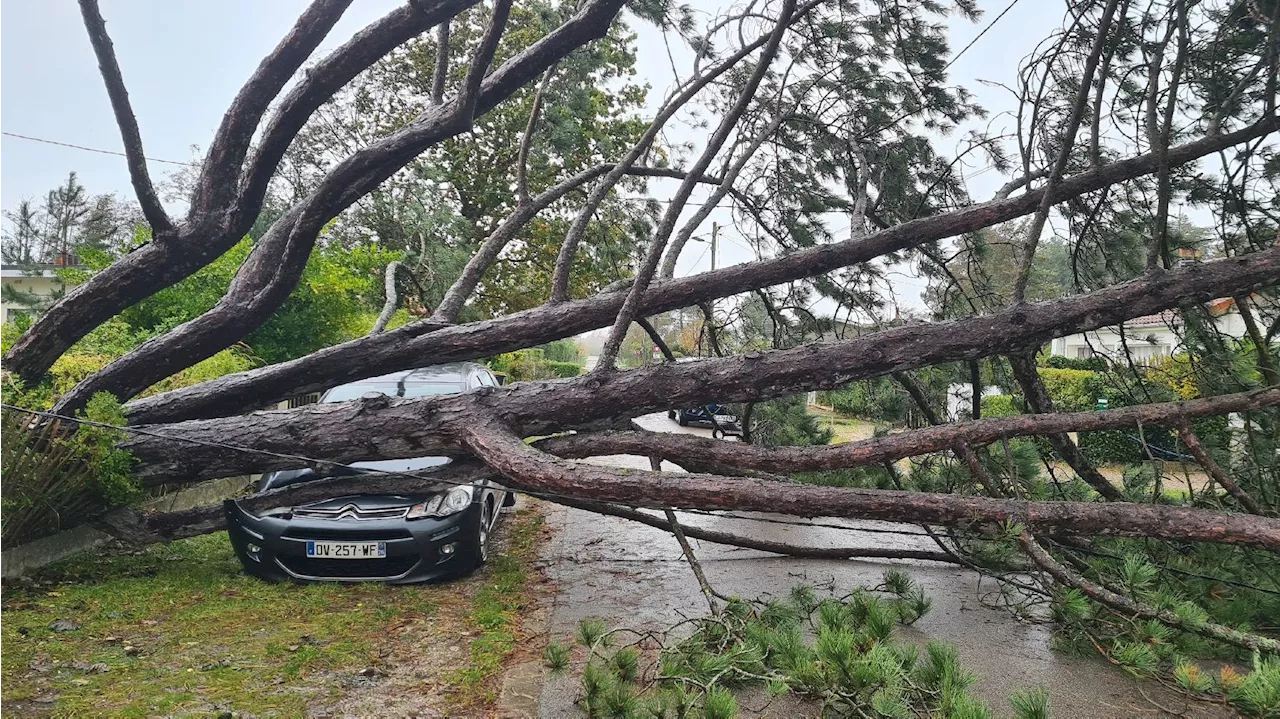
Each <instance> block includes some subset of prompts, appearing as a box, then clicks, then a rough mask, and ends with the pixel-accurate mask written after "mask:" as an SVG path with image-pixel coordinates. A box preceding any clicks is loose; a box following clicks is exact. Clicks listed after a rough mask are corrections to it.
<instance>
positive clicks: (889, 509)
mask: <svg viewBox="0 0 1280 719" xmlns="http://www.w3.org/2000/svg"><path fill="white" fill-rule="evenodd" d="M461 440H462V442H463V443H464V445H465V446H466V447H467V448H468V449H470V450H471V451H472V452H473V453H475V454H476V456H478V457H479V458H480V459H481V460H482V461H484V462H485V464H487V465H489V466H490V467H492V468H494V469H495V470H497V471H498V472H499V473H500V474H501V475H502V476H503V477H505V478H506V484H507V485H508V486H511V487H514V488H515V489H520V490H527V491H537V492H551V493H555V494H561V495H566V496H569V497H580V498H589V499H591V500H595V501H604V502H618V503H623V504H628V505H632V506H638V507H673V508H676V509H699V510H719V509H735V510H743V511H759V512H773V513H778V514H789V515H793V516H802V517H804V516H827V517H848V518H854V519H875V520H883V521H891V522H910V523H915V524H936V525H943V526H953V527H972V526H975V525H981V524H987V525H991V524H997V525H1004V526H1021V527H1024V528H1026V529H1027V530H1029V531H1035V532H1046V533H1058V532H1061V533H1064V534H1084V535H1103V536H1142V537H1152V538H1157V539H1180V540H1191V541H1203V542H1214V543H1223V544H1239V545H1244V546H1254V547H1260V548H1263V549H1268V550H1271V551H1280V520H1275V519H1268V518H1264V517H1257V516H1253V515H1232V514H1225V513H1222V512H1213V511H1207V510H1197V509H1183V508H1180V507H1167V506H1159V505H1148V504H1114V503H1106V504H1103V503H1096V502H1093V503H1088V502H1030V501H1021V500H1012V499H991V498H985V497H966V496H961V495H949V494H930V493H925V492H902V491H898V490H888V489H881V490H875V489H850V488H844V487H823V486H816V485H804V484H779V483H777V482H770V481H767V480H760V479H746V478H726V477H719V476H716V475H697V474H672V473H658V472H644V471H637V470H629V471H627V472H621V471H617V470H613V469H610V468H605V467H600V466H596V465H588V464H582V463H575V462H568V461H565V460H560V459H556V458H554V457H551V456H549V455H545V454H542V453H541V452H538V451H537V450H536V449H534V448H532V447H530V446H529V445H527V444H525V443H524V441H523V440H521V439H520V437H519V436H517V435H516V434H514V433H512V431H511V430H509V429H507V428H506V427H505V426H503V425H500V424H497V423H495V422H493V421H487V422H486V421H474V422H472V423H470V426H469V427H468V428H466V429H464V430H463V432H462V436H461Z"/></svg>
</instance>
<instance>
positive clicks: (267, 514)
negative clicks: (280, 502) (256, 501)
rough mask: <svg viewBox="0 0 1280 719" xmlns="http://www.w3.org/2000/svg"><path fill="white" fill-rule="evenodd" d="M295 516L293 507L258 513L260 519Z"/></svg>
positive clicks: (276, 508)
mask: <svg viewBox="0 0 1280 719" xmlns="http://www.w3.org/2000/svg"><path fill="white" fill-rule="evenodd" d="M290 514H293V507H272V508H271V509H267V510H264V511H261V512H258V516H259V517H287V516H289V515H290Z"/></svg>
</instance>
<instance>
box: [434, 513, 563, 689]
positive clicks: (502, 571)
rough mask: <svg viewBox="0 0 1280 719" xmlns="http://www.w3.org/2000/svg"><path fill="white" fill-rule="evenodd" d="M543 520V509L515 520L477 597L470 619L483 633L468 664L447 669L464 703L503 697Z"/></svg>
mask: <svg viewBox="0 0 1280 719" xmlns="http://www.w3.org/2000/svg"><path fill="white" fill-rule="evenodd" d="M542 524H543V522H542V517H541V516H539V515H532V516H529V517H527V518H526V519H525V520H524V521H520V522H516V523H515V524H514V526H513V527H512V532H511V535H510V539H509V545H508V547H507V551H506V552H505V553H503V554H501V555H499V556H496V557H493V558H492V559H490V566H489V574H488V576H487V577H485V581H484V584H483V586H481V587H480V588H479V589H478V590H477V591H476V593H475V596H474V597H473V598H472V600H471V606H470V607H469V608H468V611H467V615H466V618H465V620H464V621H465V623H466V625H467V627H468V629H469V630H471V631H475V632H478V633H479V637H478V638H477V639H476V640H475V641H473V642H472V643H471V651H470V655H469V662H468V664H467V665H466V666H465V667H461V668H459V669H457V670H455V671H453V672H450V673H448V674H446V681H447V682H448V683H449V684H450V685H452V686H453V687H454V689H455V693H454V697H455V702H456V703H457V704H458V705H459V706H475V705H485V704H491V703H492V702H493V701H495V700H496V699H497V693H498V688H499V687H498V678H499V676H500V675H501V673H502V667H503V665H504V663H505V662H506V660H507V659H508V658H509V657H510V656H511V655H512V653H514V652H515V649H516V644H517V632H518V631H519V628H520V616H519V610H520V609H521V608H522V607H523V606H524V605H525V604H526V603H527V600H528V590H529V578H530V569H529V565H530V562H531V560H533V559H534V558H535V556H536V554H537V542H538V538H539V537H540V536H541V529H542Z"/></svg>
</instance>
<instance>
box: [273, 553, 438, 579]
mask: <svg viewBox="0 0 1280 719" xmlns="http://www.w3.org/2000/svg"><path fill="white" fill-rule="evenodd" d="M420 559H421V557H419V556H417V555H411V556H406V557H387V558H386V559H359V560H355V559H312V558H311V557H280V558H279V560H278V561H279V562H280V564H281V566H283V567H284V568H285V569H287V570H289V571H290V572H293V573H294V574H297V575H299V576H303V577H316V578H320V579H394V578H396V577H399V576H402V575H404V574H405V573H407V572H408V571H409V570H410V569H413V567H414V565H416V564H417V563H418V561H419V560H420Z"/></svg>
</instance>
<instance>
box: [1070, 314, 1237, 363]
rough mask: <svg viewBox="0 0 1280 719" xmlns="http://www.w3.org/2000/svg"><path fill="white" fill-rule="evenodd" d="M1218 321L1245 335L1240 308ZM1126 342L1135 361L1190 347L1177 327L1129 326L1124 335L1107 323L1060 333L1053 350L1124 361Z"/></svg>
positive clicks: (1222, 326) (1226, 331)
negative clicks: (1183, 341)
mask: <svg viewBox="0 0 1280 719" xmlns="http://www.w3.org/2000/svg"><path fill="white" fill-rule="evenodd" d="M1215 324H1216V325H1217V327H1218V331H1219V332H1222V333H1223V334H1225V335H1228V336H1230V337H1234V338H1236V339H1239V338H1241V337H1243V336H1244V335H1245V327H1244V320H1243V319H1241V317H1240V315H1239V313H1237V312H1230V313H1227V314H1225V315H1222V316H1220V317H1217V318H1216V319H1215ZM1126 345H1127V346H1128V349H1129V355H1130V357H1131V358H1132V360H1133V362H1134V363H1135V364H1146V363H1148V362H1151V361H1154V360H1156V359H1159V358H1162V357H1169V356H1171V355H1174V354H1177V353H1179V352H1182V351H1184V350H1185V349H1186V348H1185V347H1184V346H1183V344H1182V340H1181V338H1179V337H1178V334H1177V333H1176V332H1174V330H1173V329H1171V328H1169V327H1168V326H1167V325H1163V324H1158V325H1143V326H1139V327H1127V328H1125V330H1124V335H1123V339H1122V337H1121V333H1120V328H1119V327H1103V328H1102V329H1099V330H1096V331H1094V332H1083V333H1079V334H1074V335H1067V336H1066V337H1059V338H1057V339H1055V340H1053V341H1052V342H1051V343H1050V345H1049V352H1050V354H1053V355H1056V356H1059V357H1071V358H1079V359H1084V358H1088V357H1092V356H1095V355H1101V356H1104V357H1107V358H1108V359H1110V360H1112V361H1117V362H1124V359H1125V358H1124V349H1125V346H1126Z"/></svg>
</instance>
